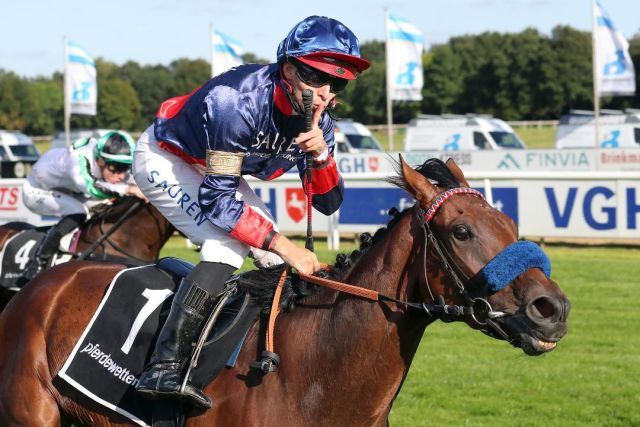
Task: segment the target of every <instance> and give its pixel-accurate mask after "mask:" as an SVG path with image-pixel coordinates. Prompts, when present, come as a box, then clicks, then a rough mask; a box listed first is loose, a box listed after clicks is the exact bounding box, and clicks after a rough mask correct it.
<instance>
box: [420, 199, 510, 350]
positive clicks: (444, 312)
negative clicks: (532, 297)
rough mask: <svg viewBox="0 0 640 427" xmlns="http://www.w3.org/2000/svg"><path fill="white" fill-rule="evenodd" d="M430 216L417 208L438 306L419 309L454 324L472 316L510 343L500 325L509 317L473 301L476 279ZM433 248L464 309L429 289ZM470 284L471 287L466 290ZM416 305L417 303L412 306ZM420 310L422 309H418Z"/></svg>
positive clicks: (424, 305)
mask: <svg viewBox="0 0 640 427" xmlns="http://www.w3.org/2000/svg"><path fill="white" fill-rule="evenodd" d="M426 212H427V211H425V210H424V209H423V208H422V207H421V206H420V205H419V204H416V208H415V213H416V217H417V219H418V221H419V222H420V225H421V228H422V231H423V234H424V248H423V256H424V259H423V263H424V266H423V275H424V281H425V285H426V289H427V292H428V293H429V296H430V297H431V300H432V301H434V302H435V303H433V304H427V303H424V302H423V303H420V304H419V308H420V309H422V310H424V312H425V313H426V314H427V315H429V316H431V317H435V318H437V319H440V320H442V321H444V322H451V321H454V320H459V319H460V318H461V317H465V316H470V317H471V318H472V319H473V320H474V321H475V322H476V323H477V324H478V325H480V326H483V327H484V326H487V327H490V328H491V329H492V330H493V332H495V333H496V334H498V335H499V336H500V337H502V338H503V339H505V340H506V341H511V338H510V337H509V335H508V334H507V333H506V332H505V331H504V329H503V328H502V327H501V326H500V325H499V319H501V318H503V317H505V316H508V315H509V314H508V313H506V312H502V311H494V310H493V308H492V307H491V304H490V303H489V301H488V300H487V299H486V298H483V297H472V296H471V295H470V294H469V291H468V287H469V286H468V285H470V284H471V283H472V282H473V281H472V279H471V278H470V277H469V276H468V275H467V274H466V273H465V272H464V271H463V270H462V269H461V268H460V266H459V265H458V264H457V263H456V261H455V260H454V259H453V256H452V255H451V252H450V251H449V250H448V249H447V247H446V246H445V245H444V243H443V242H442V239H441V238H440V237H439V236H438V235H437V234H436V233H435V232H434V231H433V229H432V228H431V225H430V223H429V220H427V219H426V218H425V217H426ZM429 245H430V246H431V247H432V248H433V249H434V250H435V253H436V255H437V258H438V259H439V261H440V265H441V267H442V269H443V270H444V272H445V274H447V275H448V276H449V277H450V278H451V279H452V281H453V283H454V285H455V287H456V291H457V293H458V295H460V296H461V298H462V300H463V301H464V304H463V305H448V304H445V301H444V297H443V296H442V295H437V296H436V295H434V294H433V291H432V289H431V286H430V285H429V279H428V277H427V254H428V252H429V251H428V249H429ZM465 284H467V286H465ZM411 305H414V303H411ZM415 308H418V307H415Z"/></svg>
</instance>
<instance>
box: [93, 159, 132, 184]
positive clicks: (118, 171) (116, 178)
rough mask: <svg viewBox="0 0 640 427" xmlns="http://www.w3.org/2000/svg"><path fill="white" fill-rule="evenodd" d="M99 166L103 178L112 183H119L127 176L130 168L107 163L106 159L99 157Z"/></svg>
mask: <svg viewBox="0 0 640 427" xmlns="http://www.w3.org/2000/svg"><path fill="white" fill-rule="evenodd" d="M98 166H100V171H101V172H102V179H104V180H105V181H107V182H108V183H110V184H119V183H121V182H122V181H124V178H125V177H126V176H127V172H128V169H123V168H121V167H117V166H116V165H110V164H107V163H106V162H105V161H104V160H102V159H98Z"/></svg>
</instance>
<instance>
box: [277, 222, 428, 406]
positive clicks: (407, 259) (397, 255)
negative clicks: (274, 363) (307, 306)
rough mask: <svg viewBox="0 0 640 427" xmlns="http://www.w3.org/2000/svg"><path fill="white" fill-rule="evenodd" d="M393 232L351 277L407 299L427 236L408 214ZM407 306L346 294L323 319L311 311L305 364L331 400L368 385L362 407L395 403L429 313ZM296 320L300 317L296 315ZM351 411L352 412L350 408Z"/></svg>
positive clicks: (353, 281) (359, 391)
mask: <svg viewBox="0 0 640 427" xmlns="http://www.w3.org/2000/svg"><path fill="white" fill-rule="evenodd" d="M387 233H388V234H387V236H386V238H385V239H384V240H383V241H381V242H378V243H377V244H376V245H374V246H373V247H372V248H371V249H370V250H369V251H368V252H367V253H366V254H365V255H364V256H363V258H362V259H361V260H360V261H359V262H358V263H357V264H356V266H355V267H354V268H353V270H352V271H351V272H350V274H349V275H348V276H347V278H346V279H345V282H347V283H349V284H353V285H358V286H362V287H366V288H371V289H375V290H377V291H378V292H380V293H384V294H386V295H389V296H392V297H395V298H398V299H403V300H405V299H408V292H411V290H410V289H409V290H407V288H409V287H411V286H412V284H411V283H410V282H411V277H412V274H411V272H410V270H411V269H412V267H413V268H415V265H413V264H416V265H419V264H420V263H418V262H415V260H414V258H413V257H414V256H415V253H419V252H420V251H419V250H417V249H418V248H416V245H419V244H420V242H421V240H420V239H417V240H418V241H416V239H415V238H414V236H413V235H412V234H416V229H415V224H413V221H412V218H411V215H405V216H404V218H402V219H401V220H400V222H399V223H398V224H396V225H395V226H394V227H393V228H392V229H391V230H389V231H388V232H387ZM406 310H407V309H406V308H405V307H402V306H399V305H398V304H396V303H379V302H371V301H368V300H364V299H359V298H357V297H352V296H346V295H344V294H341V295H339V296H338V297H337V299H336V302H335V304H334V306H333V309H332V310H327V311H324V313H322V314H320V316H321V320H320V319H318V314H315V315H314V314H311V313H306V316H308V317H312V318H315V325H313V328H314V329H313V334H311V338H310V341H307V342H306V343H305V344H303V345H305V346H307V351H305V356H306V358H307V359H308V360H306V361H305V362H302V363H301V364H302V366H308V367H310V368H313V369H311V370H310V372H309V373H308V374H309V375H310V376H316V377H317V378H314V379H313V381H314V382H317V383H318V384H322V386H323V387H324V388H325V390H324V391H323V393H322V395H323V396H325V397H326V398H327V399H328V400H332V401H331V402H327V404H330V405H332V406H335V405H338V406H339V405H341V403H340V399H341V396H345V395H353V396H358V395H362V394H363V392H365V390H366V396H367V398H366V399H364V401H363V400H361V401H360V404H361V405H362V407H361V410H362V411H364V412H367V413H369V414H371V415H370V416H371V417H374V415H373V414H374V413H376V411H380V408H386V407H387V406H389V407H390V405H391V403H392V401H393V398H394V396H395V395H396V392H397V390H398V389H399V387H400V385H401V383H402V380H403V378H404V376H405V375H406V372H407V370H408V367H409V364H410V363H411V359H412V358H413V355H414V353H415V351H416V349H417V346H418V343H419V341H420V338H421V337H422V333H423V331H424V327H425V326H426V322H424V319H420V318H417V315H416V313H408V312H406ZM298 321H300V322H302V321H301V320H300V319H298ZM292 322H293V323H294V324H295V323H297V321H296V320H295V319H292ZM292 327H294V328H295V327H296V326H294V325H293V324H292ZM297 332H298V336H299V332H300V331H297ZM307 332H311V331H307ZM293 336H295V334H294V335H293ZM293 345H294V346H300V344H293ZM308 346H311V347H310V348H312V349H313V351H312V352H309V350H308V349H309V347H308ZM298 350H301V349H298ZM288 351H290V350H288ZM327 361H329V362H327ZM318 366H325V367H326V370H328V372H326V371H325V372H321V370H318V369H317V368H318ZM334 399H335V400H336V401H333V400H334ZM345 411H346V412H347V413H348V412H349V410H348V408H345Z"/></svg>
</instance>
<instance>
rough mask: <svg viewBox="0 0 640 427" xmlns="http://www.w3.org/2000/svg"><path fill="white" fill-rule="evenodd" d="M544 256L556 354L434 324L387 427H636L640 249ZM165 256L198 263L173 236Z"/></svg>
mask: <svg viewBox="0 0 640 427" xmlns="http://www.w3.org/2000/svg"><path fill="white" fill-rule="evenodd" d="M298 244H300V245H301V246H302V245H303V244H304V242H303V241H298ZM316 247H317V248H318V249H317V251H316V252H317V253H318V254H319V258H320V260H321V261H324V262H330V263H331V262H333V260H334V259H335V252H332V251H328V250H327V249H326V244H324V242H323V241H322V240H316ZM353 248H354V246H353V244H347V245H344V247H343V250H342V251H343V252H348V251H350V250H352V249H353ZM545 251H546V252H547V254H548V255H549V257H550V258H551V260H552V265H553V273H552V277H553V278H554V279H555V280H556V281H557V282H558V283H559V285H560V287H561V288H562V289H563V291H564V292H565V294H567V296H568V297H569V299H570V300H571V304H572V309H571V314H570V316H569V333H568V335H567V336H566V337H565V338H563V340H562V341H561V342H560V344H559V346H558V348H557V349H556V350H554V351H552V352H551V353H548V354H546V355H543V356H539V357H530V356H526V355H525V354H524V353H523V352H522V351H521V350H519V349H516V348H513V347H511V346H509V345H508V344H506V343H505V342H503V341H498V340H495V339H492V338H489V337H487V336H484V335H483V334H481V333H479V332H477V331H473V330H471V329H470V328H469V327H467V326H466V325H463V324H458V323H450V324H444V323H442V322H436V323H435V324H433V325H432V326H430V327H429V328H427V331H426V332H425V335H424V337H423V340H422V344H421V345H420V348H419V350H418V352H417V354H416V356H415V359H414V361H413V365H412V368H411V370H410V372H409V375H408V378H407V380H406V382H405V384H404V386H403V388H402V390H401V392H400V394H399V396H398V398H397V400H396V402H395V404H394V407H393V410H392V412H391V425H392V426H407V427H408V426H440V425H451V426H490V427H494V426H632V425H640V411H639V410H638V407H639V406H640V383H639V382H638V378H639V377H640V334H638V330H637V329H638V326H639V325H640V310H639V309H638V305H640V292H639V290H638V279H637V277H638V272H639V270H638V260H640V249H632V248H599V247H568V246H547V247H546V248H545ZM163 255H175V256H181V257H184V258H186V259H189V260H191V261H194V262H195V261H197V258H198V256H197V255H198V254H197V253H196V252H195V251H193V250H189V249H187V248H186V247H185V245H184V239H178V238H174V239H172V240H171V241H170V242H169V244H168V245H167V246H166V247H165V249H164V250H163ZM249 267H250V264H249V263H246V264H245V267H244V268H249ZM345 357H348V355H345ZM362 398H363V399H366V396H363V397H362Z"/></svg>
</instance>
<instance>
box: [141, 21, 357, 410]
mask: <svg viewBox="0 0 640 427" xmlns="http://www.w3.org/2000/svg"><path fill="white" fill-rule="evenodd" d="M277 58H278V60H277V63H275V64H269V65H258V64H246V65H241V66H239V67H236V68H233V69H231V70H229V71H227V72H226V73H223V74H221V75H219V76H216V77H214V78H213V79H211V80H209V81H208V82H206V83H205V84H203V85H202V86H200V87H199V88H197V89H196V90H195V91H193V92H192V93H190V94H188V95H184V96H179V97H176V98H172V99H169V100H167V101H165V102H164V103H162V104H161V105H160V108H159V110H158V113H157V116H156V119H155V121H154V123H153V125H152V126H151V127H149V128H148V129H147V130H146V131H145V132H144V133H143V134H142V136H141V137H140V139H139V141H138V144H137V146H136V151H135V154H134V163H133V172H134V178H135V180H136V182H137V183H138V185H139V186H140V189H141V190H142V192H143V193H144V194H145V195H146V196H147V198H148V199H149V201H150V202H151V203H152V204H153V205H154V206H155V207H156V208H157V209H158V210H159V211H160V212H161V213H162V214H163V215H164V216H165V217H166V218H167V219H168V220H169V221H170V222H171V223H172V224H173V225H174V226H175V227H176V228H177V229H179V230H180V231H181V232H183V233H184V234H185V235H186V236H187V237H188V238H189V239H190V240H191V241H192V242H194V243H198V244H200V245H201V251H200V261H201V262H200V263H199V264H198V265H196V267H195V268H194V269H193V271H192V272H191V273H189V275H188V276H187V277H186V278H185V279H184V280H183V281H182V283H181V284H180V286H179V288H178V290H177V292H176V295H175V296H174V298H173V303H172V306H171V310H170V313H169V316H168V318H167V321H166V323H165V325H164V327H163V329H162V331H161V332H160V334H159V336H158V339H157V342H156V347H155V351H154V353H153V355H152V357H151V362H150V364H149V365H148V366H147V367H146V368H145V370H144V372H143V373H142V374H141V375H140V378H139V381H138V384H137V386H136V388H137V390H138V391H139V392H141V393H143V394H144V395H145V396H146V397H148V398H151V399H158V398H166V397H176V398H178V399H179V400H182V401H184V402H187V403H189V404H192V405H195V406H197V407H200V408H209V407H210V406H211V401H210V400H209V399H208V398H207V397H206V396H205V395H204V394H203V393H202V391H201V390H199V389H198V388H197V387H195V386H194V385H192V384H188V385H187V386H186V388H185V390H184V392H181V391H180V388H181V383H182V374H183V372H184V368H185V366H186V361H187V358H188V357H189V355H190V354H191V350H192V343H193V341H195V340H196V339H197V337H198V336H199V334H200V332H201V329H202V327H203V323H204V322H203V321H204V319H206V318H207V317H208V316H209V313H210V311H211V310H212V309H213V307H214V306H215V303H216V301H217V295H218V294H220V292H221V291H222V290H223V286H224V283H225V281H226V280H227V279H228V278H229V276H230V275H231V274H232V273H233V272H234V271H235V270H236V269H237V268H239V267H240V266H241V265H242V263H243V260H244V258H245V257H246V256H247V254H248V253H249V251H250V250H252V251H256V250H257V251H260V250H261V251H267V252H268V253H271V255H272V256H273V255H274V254H277V255H278V256H279V257H277V258H278V263H281V262H282V259H284V261H285V262H286V263H287V264H289V265H291V266H292V267H294V268H295V269H297V270H298V271H300V272H303V273H312V272H314V271H317V270H318V269H319V268H320V266H319V262H318V259H317V257H316V255H315V254H314V253H313V252H311V251H308V250H307V249H303V248H300V247H297V246H295V245H294V244H293V243H292V242H291V241H290V240H289V239H288V238H286V237H285V236H283V235H281V234H279V233H278V230H277V227H276V225H275V221H274V219H273V216H272V215H271V213H270V212H269V210H268V208H267V206H266V205H265V204H264V203H263V202H262V201H261V200H260V198H259V197H258V196H257V195H256V194H255V193H254V192H253V190H252V189H251V188H250V187H249V185H248V184H247V182H246V181H245V179H244V178H243V176H245V175H251V176H253V177H256V178H258V179H262V180H272V179H274V178H277V177H279V176H280V175H282V174H283V173H285V172H286V171H287V170H289V169H291V168H293V167H294V166H297V167H298V171H299V174H300V177H301V178H302V179H304V173H305V169H306V164H305V153H310V154H311V155H312V156H313V169H314V173H313V181H312V185H311V187H312V190H311V191H312V194H313V206H314V208H316V209H317V210H318V211H320V212H321V213H323V214H325V215H330V214H332V213H333V212H335V211H336V210H337V209H338V208H339V207H340V204H341V203H342V196H343V191H344V187H343V181H342V177H341V176H340V174H339V173H338V170H337V167H336V163H335V161H334V159H333V150H334V146H335V143H334V135H333V129H334V123H333V119H332V118H331V116H330V115H329V114H328V111H327V110H329V109H331V108H333V107H334V106H335V102H336V101H335V97H336V94H337V93H338V92H340V91H341V90H343V89H344V88H345V86H346V85H347V83H348V82H349V81H350V80H354V79H356V77H357V76H358V73H360V72H362V71H364V70H366V69H367V68H368V67H369V62H368V61H366V60H364V59H362V58H361V57H360V47H359V42H358V39H357V38H356V36H355V35H354V34H353V32H352V31H351V30H349V28H347V27H346V26H345V25H343V24H342V23H340V22H338V21H336V20H334V19H330V18H327V17H320V16H310V17H308V18H306V19H304V20H303V21H301V22H300V23H298V24H296V26H295V27H294V28H293V29H292V30H291V32H289V34H288V35H287V37H286V38H285V39H284V40H283V41H282V42H281V43H280V46H279V47H278V55H277ZM305 89H310V90H311V91H312V92H313V129H312V130H311V131H309V132H306V131H305V120H304V114H303V112H304V107H303V102H302V91H303V90H305ZM280 257H281V258H280ZM231 350H232V349H229V351H231ZM221 351H222V350H221Z"/></svg>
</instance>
